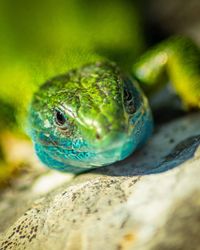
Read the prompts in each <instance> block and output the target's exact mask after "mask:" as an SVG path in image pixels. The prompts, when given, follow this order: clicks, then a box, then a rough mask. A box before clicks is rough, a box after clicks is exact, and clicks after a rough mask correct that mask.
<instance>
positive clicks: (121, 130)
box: [29, 62, 151, 172]
mask: <svg viewBox="0 0 200 250" xmlns="http://www.w3.org/2000/svg"><path fill="white" fill-rule="evenodd" d="M144 114H147V116H146V120H145V115H144ZM144 121H145V124H147V123H149V124H150V123H151V114H150V111H149V109H148V105H147V103H146V99H145V97H144V96H143V94H142V92H141V90H140V89H138V86H137V85H133V83H131V82H130V80H129V79H128V78H127V77H125V76H124V75H123V74H122V73H121V72H120V70H119V69H118V67H117V66H116V65H115V64H113V63H110V62H102V63H96V64H90V65H86V66H84V67H82V68H80V69H77V70H72V71H70V72H68V73H67V74H65V75H61V76H58V77H55V78H53V79H51V80H50V81H48V82H46V83H45V84H44V85H42V87H41V88H40V89H39V91H38V92H37V93H35V95H34V98H33V101H32V104H31V106H30V112H29V127H30V129H29V131H30V135H31V137H32V139H33V141H34V143H35V148H36V153H37V155H38V156H39V158H40V159H41V160H42V161H43V162H44V163H45V164H46V165H48V166H49V167H52V168H56V169H58V170H63V171H70V172H80V171H83V170H85V169H88V168H91V167H98V166H103V165H107V164H110V163H112V162H115V161H118V160H121V159H123V158H125V157H127V156H128V155H129V154H130V153H131V152H132V151H133V150H134V149H135V148H136V147H137V146H138V145H139V144H140V143H141V142H142V141H143V140H145V138H147V137H148V136H147V135H149V134H150V132H151V129H150V130H149V131H150V132H148V133H147V132H145V131H140V130H141V129H142V128H143V127H144ZM146 121H147V122H146ZM145 126H146V125H145ZM150 127H151V126H150Z"/></svg>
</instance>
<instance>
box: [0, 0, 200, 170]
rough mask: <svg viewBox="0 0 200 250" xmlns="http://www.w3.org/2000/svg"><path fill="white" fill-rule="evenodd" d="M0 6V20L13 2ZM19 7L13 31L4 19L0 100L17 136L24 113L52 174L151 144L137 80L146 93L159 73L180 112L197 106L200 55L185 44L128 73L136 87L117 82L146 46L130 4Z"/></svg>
mask: <svg viewBox="0 0 200 250" xmlns="http://www.w3.org/2000/svg"><path fill="white" fill-rule="evenodd" d="M21 1H22V0H21ZM2 2H3V3H4V4H3V5H2V6H3V8H2V10H3V12H2V13H1V14H2V15H0V18H1V19H2V20H3V19H6V18H8V13H10V12H9V11H10V9H9V2H10V1H9V0H6V1H5V2H4V1H2ZM22 3H23V5H20V4H19V3H17V5H16V6H15V8H14V10H15V13H16V14H15V19H14V22H13V21H12V18H11V17H10V19H9V21H10V22H5V21H4V20H3V21H4V22H0V25H1V26H2V27H1V28H2V29H3V31H5V33H6V36H5V37H6V38H7V40H6V38H5V37H3V43H4V44H3V45H4V46H3V50H2V53H1V54H2V55H3V59H2V60H1V62H0V66H1V68H2V69H3V73H2V75H1V76H0V80H1V82H5V84H3V85H1V87H0V90H1V91H0V101H2V103H5V106H6V104H8V106H9V105H11V106H12V107H14V109H15V112H14V114H15V116H14V118H12V119H13V120H16V123H18V128H19V127H20V128H22V127H25V122H24V121H25V120H24V119H25V118H26V117H27V107H29V115H28V117H29V119H28V128H29V129H28V133H29V135H30V136H31V138H32V140H33V142H34V144H35V148H36V152H37V154H38V156H39V158H40V159H41V160H42V161H43V162H44V163H45V164H46V165H48V166H49V167H51V168H55V169H58V170H61V171H69V172H74V173H78V172H82V171H85V170H86V169H88V168H94V167H99V166H103V165H107V164H110V163H112V162H115V161H118V160H122V159H124V158H126V157H127V156H128V155H130V154H131V153H132V152H133V151H134V150H135V149H136V148H138V147H139V146H140V145H142V144H143V143H144V142H145V141H146V140H147V139H148V138H149V136H150V134H151V132H152V117H151V111H150V108H149V105H148V102H147V99H146V97H145V96H144V94H143V92H142V90H141V89H140V88H139V87H138V84H137V82H136V81H135V80H134V78H136V79H137V80H138V81H139V82H141V83H143V84H145V85H147V86H149V85H150V86H151V88H153V87H154V86H156V85H159V84H160V80H161V78H162V77H161V76H162V74H163V72H164V71H165V72H167V74H168V76H169V78H170V80H172V83H173V85H174V87H175V89H176V91H177V93H178V94H180V96H181V98H182V100H183V102H184V104H185V105H187V106H191V107H199V106H200V101H199V100H200V99H199V96H200V83H199V79H200V74H199V70H200V69H199V58H200V56H199V49H198V48H197V47H196V46H195V45H194V44H193V43H192V42H191V41H190V40H187V39H184V38H181V39H180V38H178V39H172V40H169V41H166V42H164V43H162V44H161V45H158V47H156V48H154V49H152V50H151V51H150V52H147V54H146V55H144V56H143V57H142V58H141V59H139V60H138V62H137V63H136V64H134V66H133V78H131V77H127V76H126V74H124V73H122V71H126V72H127V71H128V72H130V69H131V67H132V65H133V63H134V62H135V60H136V56H137V55H139V54H140V52H141V49H142V47H143V46H142V44H143V43H142V40H143V38H142V34H141V30H140V25H139V22H138V17H137V13H136V12H135V8H134V7H133V6H132V5H130V2H129V1H122V0H117V1H111V2H110V4H109V3H108V1H101V4H99V5H98V6H97V2H96V1H89V0H88V1H80V0H73V1H61V2H59V5H56V7H57V8H55V5H54V4H52V3H53V1H50V2H49V1H48V2H47V1H43V4H39V1H34V2H33V3H29V5H30V4H31V6H28V5H27V3H26V1H22ZM45 3H46V5H45ZM1 4H2V3H1ZM13 4H14V3H13V2H12V8H13ZM38 4H39V5H38ZM47 5H48V7H47ZM26 8H29V12H27V11H24V10H25V9H26ZM8 10H9V11H8ZM68 10H70V11H68ZM6 11H7V12H6ZM27 13H28V15H27ZM44 13H45V14H44ZM17 15H18V16H17ZM16 20H17V21H16ZM24 20H26V22H25V21H24ZM0 21H1V20H0ZM27 27H28V28H27ZM10 41H14V43H13V44H14V45H13V44H12V43H11V42H10ZM1 49H2V48H0V50H1ZM3 51H7V53H5V52H4V53H3ZM111 61H114V62H115V63H117V65H119V66H120V67H121V68H122V71H121V70H120V69H119V68H118V66H117V65H116V64H115V63H112V62H111ZM73 68H77V69H76V70H72V69H73ZM65 72H68V73H65ZM60 74H62V75H60ZM56 75H60V76H58V77H55V78H52V77H53V76H56ZM51 78H52V79H51ZM47 79H51V80H49V81H48V82H46V83H45V84H44V85H42V86H41V84H42V82H45V81H46V80H47ZM19 83H20V84H19ZM16 90H18V92H19V95H20V98H19V96H18V95H17V94H16ZM190 90H192V91H190ZM34 93H35V94H34ZM33 94H34V95H33ZM31 100H32V102H31V106H29V103H30V101H31ZM2 114H4V115H5V112H4V113H2ZM1 116H2V115H1ZM3 120H4V119H3V116H2V119H1V121H3ZM1 127H3V128H4V127H5V124H4V123H3V125H2V126H1ZM14 128H16V126H14ZM6 171H7V170H6V169H5V171H2V172H6Z"/></svg>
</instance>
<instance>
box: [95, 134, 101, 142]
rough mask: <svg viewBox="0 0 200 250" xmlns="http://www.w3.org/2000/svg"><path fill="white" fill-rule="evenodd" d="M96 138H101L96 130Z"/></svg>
mask: <svg viewBox="0 0 200 250" xmlns="http://www.w3.org/2000/svg"><path fill="white" fill-rule="evenodd" d="M96 139H97V140H100V139H101V135H100V134H99V133H98V132H97V133H96Z"/></svg>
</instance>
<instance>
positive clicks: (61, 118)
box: [54, 109, 67, 128]
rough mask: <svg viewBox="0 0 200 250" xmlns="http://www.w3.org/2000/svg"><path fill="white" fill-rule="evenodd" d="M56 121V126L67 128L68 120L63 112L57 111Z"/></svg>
mask: <svg viewBox="0 0 200 250" xmlns="http://www.w3.org/2000/svg"><path fill="white" fill-rule="evenodd" d="M54 121H55V124H56V125H57V126H58V127H59V128H65V127H66V124H67V118H66V117H65V115H64V114H63V112H62V111H60V110H58V109H56V110H55V113H54Z"/></svg>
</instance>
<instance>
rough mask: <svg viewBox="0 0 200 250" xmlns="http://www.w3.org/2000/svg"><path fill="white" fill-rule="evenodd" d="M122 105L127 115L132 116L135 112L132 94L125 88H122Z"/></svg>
mask: <svg viewBox="0 0 200 250" xmlns="http://www.w3.org/2000/svg"><path fill="white" fill-rule="evenodd" d="M124 104H125V108H126V111H127V113H128V114H133V113H134V112H135V105H134V98H133V94H132V93H131V91H129V90H128V89H127V88H126V87H125V88H124Z"/></svg>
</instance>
